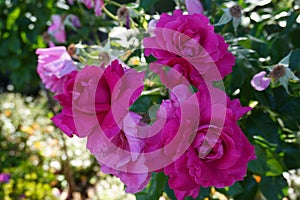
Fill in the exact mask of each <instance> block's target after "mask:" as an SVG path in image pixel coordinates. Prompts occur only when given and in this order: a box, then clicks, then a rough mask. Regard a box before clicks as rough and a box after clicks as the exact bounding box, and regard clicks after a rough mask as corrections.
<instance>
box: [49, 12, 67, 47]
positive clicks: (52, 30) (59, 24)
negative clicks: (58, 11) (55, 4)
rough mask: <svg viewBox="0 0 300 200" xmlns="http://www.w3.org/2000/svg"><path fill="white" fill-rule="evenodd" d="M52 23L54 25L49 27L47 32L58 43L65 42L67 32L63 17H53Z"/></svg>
mask: <svg viewBox="0 0 300 200" xmlns="http://www.w3.org/2000/svg"><path fill="white" fill-rule="evenodd" d="M51 21H52V24H51V26H49V28H48V30H47V32H48V33H49V34H50V35H51V36H52V37H54V38H55V40H56V41H57V42H61V43H63V42H65V41H66V32H65V26H64V23H63V19H62V17H61V16H60V15H52V16H51Z"/></svg>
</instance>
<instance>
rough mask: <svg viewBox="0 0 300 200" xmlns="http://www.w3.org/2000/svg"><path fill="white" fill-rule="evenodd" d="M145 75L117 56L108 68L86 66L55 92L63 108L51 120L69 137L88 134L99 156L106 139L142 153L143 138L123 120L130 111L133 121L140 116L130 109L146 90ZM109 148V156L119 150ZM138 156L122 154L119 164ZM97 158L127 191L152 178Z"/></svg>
mask: <svg viewBox="0 0 300 200" xmlns="http://www.w3.org/2000/svg"><path fill="white" fill-rule="evenodd" d="M143 77H144V74H143V73H138V72H136V71H135V70H133V69H126V68H124V67H122V65H121V64H120V63H119V62H118V60H115V61H113V62H112V63H111V65H109V66H107V67H106V68H104V67H103V66H101V67H96V66H85V67H84V68H83V69H82V70H81V71H79V72H78V73H77V74H75V73H71V74H69V75H68V76H67V78H68V79H67V81H66V83H65V85H64V90H63V92H62V93H60V94H57V95H56V96H55V99H57V100H58V101H59V103H60V104H61V105H62V106H63V109H62V112H61V113H59V114H57V115H56V116H54V117H53V118H52V120H53V122H54V124H55V125H56V126H57V127H59V128H60V129H61V130H62V131H64V132H65V133H66V134H67V135H68V136H70V137H71V136H73V135H77V136H78V137H87V148H88V149H89V150H90V152H91V153H92V154H94V155H95V157H96V158H97V159H98V158H99V154H101V153H102V147H103V146H106V147H107V143H106V142H108V144H109V145H111V146H113V147H118V148H119V149H121V150H126V151H128V152H134V153H140V152H142V151H143V148H144V144H143V141H142V140H141V139H139V138H136V137H133V136H131V135H128V134H127V133H125V132H124V131H123V129H126V127H125V126H130V124H124V123H123V121H124V118H125V117H126V116H128V115H130V117H131V118H132V119H133V121H134V122H135V123H134V124H138V123H139V121H140V119H141V117H140V116H139V115H137V114H135V113H131V112H128V108H129V107H130V105H132V104H133V102H134V101H135V100H136V99H137V98H138V97H139V95H140V94H141V92H142V90H143ZM127 129H128V128H127ZM131 129H134V127H131ZM106 152H107V154H108V155H107V156H108V157H109V156H115V155H116V154H117V152H116V151H114V150H111V151H110V149H109V147H107V149H106ZM117 155H118V154H117ZM135 159H136V158H135V157H130V156H129V157H122V158H121V157H120V158H118V159H117V161H116V162H117V165H118V166H119V167H120V166H125V167H126V165H127V163H129V162H133V161H134V160H135ZM98 161H99V163H100V164H101V166H102V171H103V172H105V173H110V174H113V175H115V176H117V177H119V178H120V179H121V180H122V181H123V182H124V183H125V184H126V185H127V189H126V191H128V192H133V193H134V192H137V191H140V190H142V189H143V188H144V187H145V186H146V184H147V183H148V181H149V180H150V174H149V173H132V172H129V171H130V169H128V172H127V171H121V170H118V167H115V168H112V167H110V166H111V165H110V164H109V163H108V162H106V163H104V162H102V161H101V159H98ZM111 162H113V159H112V160H111ZM131 171H132V170H131Z"/></svg>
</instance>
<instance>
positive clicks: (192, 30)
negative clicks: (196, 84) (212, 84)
mask: <svg viewBox="0 0 300 200" xmlns="http://www.w3.org/2000/svg"><path fill="white" fill-rule="evenodd" d="M154 34H155V35H156V37H150V38H145V39H144V46H145V55H147V56H149V55H150V54H152V55H153V56H154V57H155V58H157V62H159V63H161V64H166V65H168V63H169V62H170V60H171V59H174V58H176V57H177V58H182V59H183V60H185V61H186V62H188V63H189V64H184V65H183V64H181V65H182V66H183V67H186V66H188V68H190V66H193V67H194V68H195V69H196V70H197V71H198V72H199V73H200V74H201V75H203V78H204V79H206V80H220V79H222V78H224V77H225V76H226V75H228V74H229V73H231V71H232V66H233V65H234V64H235V59H234V56H233V55H232V54H231V53H230V52H228V51H227V49H228V45H227V44H226V43H225V41H224V39H223V37H222V36H221V35H218V34H216V33H215V32H214V27H213V26H212V25H210V24H209V20H208V18H207V17H205V16H204V15H202V14H193V15H183V14H182V11H180V10H175V11H174V14H173V15H171V16H170V15H168V14H162V15H161V17H160V19H159V21H158V23H157V25H156V29H155V30H154ZM171 67H173V66H171ZM189 70H190V69H187V71H189ZM195 76H196V75H195Z"/></svg>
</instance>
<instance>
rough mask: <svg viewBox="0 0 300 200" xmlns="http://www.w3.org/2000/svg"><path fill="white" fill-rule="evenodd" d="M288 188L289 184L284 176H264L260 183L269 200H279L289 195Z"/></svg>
mask: <svg viewBox="0 0 300 200" xmlns="http://www.w3.org/2000/svg"><path fill="white" fill-rule="evenodd" d="M287 187H288V185H287V182H286V180H285V179H284V178H283V177H282V176H275V177H267V176H263V177H262V179H261V182H260V188H261V191H262V193H263V195H264V196H265V197H266V199H268V200H277V199H282V198H283V197H285V196H286V195H287V192H286V191H287Z"/></svg>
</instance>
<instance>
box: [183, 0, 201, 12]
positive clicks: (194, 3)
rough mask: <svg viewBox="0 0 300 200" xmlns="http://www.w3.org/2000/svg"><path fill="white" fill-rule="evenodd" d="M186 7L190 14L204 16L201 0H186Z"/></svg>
mask: <svg viewBox="0 0 300 200" xmlns="http://www.w3.org/2000/svg"><path fill="white" fill-rule="evenodd" d="M185 6H186V9H187V11H188V12H189V14H191V15H192V14H195V13H198V14H202V13H203V6H202V4H201V2H200V1H199V0H185Z"/></svg>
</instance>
